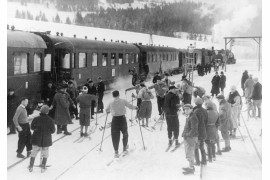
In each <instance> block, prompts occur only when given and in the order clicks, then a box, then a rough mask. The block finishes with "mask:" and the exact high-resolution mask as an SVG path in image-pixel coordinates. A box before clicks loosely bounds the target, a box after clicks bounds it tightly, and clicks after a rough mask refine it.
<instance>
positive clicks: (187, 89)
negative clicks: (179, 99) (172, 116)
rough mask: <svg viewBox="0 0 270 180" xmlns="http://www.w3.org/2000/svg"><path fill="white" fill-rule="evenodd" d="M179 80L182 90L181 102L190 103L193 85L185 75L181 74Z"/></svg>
mask: <svg viewBox="0 0 270 180" xmlns="http://www.w3.org/2000/svg"><path fill="white" fill-rule="evenodd" d="M181 81H182V84H181V91H182V92H183V103H184V104H191V98H192V92H193V85H192V83H191V82H190V81H189V80H187V76H186V75H183V76H182V80H181Z"/></svg>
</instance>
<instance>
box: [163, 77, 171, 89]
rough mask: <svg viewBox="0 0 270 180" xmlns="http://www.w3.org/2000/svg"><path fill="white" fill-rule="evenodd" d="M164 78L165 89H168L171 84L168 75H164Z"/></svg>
mask: <svg viewBox="0 0 270 180" xmlns="http://www.w3.org/2000/svg"><path fill="white" fill-rule="evenodd" d="M164 75H165V78H164V80H163V81H164V83H165V85H166V87H167V88H169V86H170V84H171V80H170V79H169V74H168V73H165V74H164Z"/></svg>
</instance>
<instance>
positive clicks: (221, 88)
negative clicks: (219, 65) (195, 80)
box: [219, 71, 226, 95]
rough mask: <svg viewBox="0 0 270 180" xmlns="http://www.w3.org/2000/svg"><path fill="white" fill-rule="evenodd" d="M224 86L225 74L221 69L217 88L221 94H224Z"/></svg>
mask: <svg viewBox="0 0 270 180" xmlns="http://www.w3.org/2000/svg"><path fill="white" fill-rule="evenodd" d="M225 87H226V76H225V75H224V73H223V71H221V72H220V80H219V88H220V91H221V94H222V95H224V88H225Z"/></svg>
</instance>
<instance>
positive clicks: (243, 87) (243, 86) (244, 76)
mask: <svg viewBox="0 0 270 180" xmlns="http://www.w3.org/2000/svg"><path fill="white" fill-rule="evenodd" d="M247 79H248V71H247V70H245V71H244V72H243V75H242V78H241V88H242V89H243V96H242V97H245V82H246V80H247Z"/></svg>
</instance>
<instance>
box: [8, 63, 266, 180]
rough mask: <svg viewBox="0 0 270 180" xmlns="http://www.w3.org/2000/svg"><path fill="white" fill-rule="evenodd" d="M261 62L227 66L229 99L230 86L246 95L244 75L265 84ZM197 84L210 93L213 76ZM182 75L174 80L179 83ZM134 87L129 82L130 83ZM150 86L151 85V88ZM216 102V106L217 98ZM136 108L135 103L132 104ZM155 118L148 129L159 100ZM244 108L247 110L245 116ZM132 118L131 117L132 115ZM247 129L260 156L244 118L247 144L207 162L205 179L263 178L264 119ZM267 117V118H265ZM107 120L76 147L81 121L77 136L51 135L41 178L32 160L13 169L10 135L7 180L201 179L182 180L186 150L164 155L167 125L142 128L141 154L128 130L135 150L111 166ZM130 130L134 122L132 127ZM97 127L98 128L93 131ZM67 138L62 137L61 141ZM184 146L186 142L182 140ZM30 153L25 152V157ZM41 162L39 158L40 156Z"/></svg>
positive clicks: (236, 143) (135, 131)
mask: <svg viewBox="0 0 270 180" xmlns="http://www.w3.org/2000/svg"><path fill="white" fill-rule="evenodd" d="M257 69H258V68H257V60H238V61H237V63H236V64H235V65H228V66H227V72H225V75H226V76H227V86H226V89H225V95H228V93H229V87H230V86H231V85H237V90H238V91H239V93H240V94H242V90H241V84H240V80H241V76H242V72H243V71H244V70H248V72H249V73H251V74H253V75H254V76H257V77H258V78H259V81H260V82H261V72H258V71H257ZM194 73H195V77H194V82H195V85H198V86H203V87H205V89H206V91H207V93H208V94H209V93H210V90H211V79H212V77H213V75H214V72H213V71H212V72H211V74H208V75H205V76H203V77H200V76H197V72H195V71H194ZM181 76H182V75H176V76H173V77H170V79H172V80H174V81H176V84H179V83H180V80H181ZM130 82H131V81H130ZM151 83H152V82H147V83H146V84H147V85H150V84H151ZM120 96H121V97H122V98H124V99H126V98H127V99H128V100H131V92H128V93H127V95H126V96H125V93H124V89H121V91H120ZM110 100H112V97H111V94H110V93H108V94H106V95H105V97H104V104H105V105H106V104H108V102H109V101H110ZM214 102H216V103H217V101H216V100H215V99H214ZM134 104H135V102H134ZM152 104H153V113H152V119H151V122H150V126H152V125H153V124H154V123H155V121H154V119H155V118H157V117H158V111H157V103H156V98H155V99H154V100H152ZM245 109H246V105H244V107H243V111H244V110H245ZM131 113H132V115H131ZM242 114H243V117H244V119H245V123H246V126H247V128H248V130H249V133H250V135H251V137H252V139H253V141H254V144H255V145H256V148H257V150H258V153H257V152H256V151H255V149H254V146H253V144H252V142H251V140H250V138H249V136H248V132H247V130H246V128H245V124H244V121H243V119H241V126H240V128H239V129H240V131H237V136H238V137H241V136H240V133H239V132H241V134H242V135H243V138H244V141H243V140H242V139H241V138H239V139H238V138H237V139H235V140H232V141H231V147H232V151H231V152H229V153H223V154H222V156H217V160H216V161H214V162H213V163H208V164H207V166H205V167H203V170H202V178H203V179H207V180H208V179H209V180H216V179H222V180H223V179H224V180H227V179H228V180H240V179H241V180H242V179H243V180H257V179H258V180H259V179H261V177H262V173H261V171H262V165H261V161H260V159H259V157H261V156H262V141H261V140H262V139H261V136H259V135H260V132H261V128H262V124H261V119H249V120H247V114H246V112H243V113H242ZM263 115H264V114H263ZM134 116H135V111H133V112H132V111H130V110H127V118H131V117H133V118H134ZM263 117H264V116H263ZM105 119H106V115H105V114H99V115H98V124H99V125H98V126H97V127H96V126H95V121H93V122H92V123H91V128H92V129H93V130H95V132H94V133H93V134H91V140H89V139H87V138H86V139H84V140H83V141H82V142H80V143H78V142H74V141H75V140H76V139H78V137H79V133H80V132H79V125H78V121H77V120H73V122H74V124H72V125H69V126H68V129H69V131H73V133H72V135H71V136H64V137H63V134H60V135H57V134H53V141H56V140H57V139H59V138H61V139H59V140H57V141H56V142H54V143H53V146H52V147H51V148H50V156H49V159H48V164H49V165H51V167H49V168H48V170H47V171H46V172H45V173H43V174H41V173H40V169H39V168H35V169H34V171H33V172H32V173H29V172H28V170H27V166H28V164H29V159H26V160H24V161H23V162H21V163H19V164H17V165H15V166H14V167H12V168H9V167H10V166H11V165H12V164H14V163H15V162H17V161H19V160H20V159H18V158H16V147H17V140H18V137H17V135H9V136H7V143H8V144H7V166H8V170H7V177H8V179H9V180H13V179H18V178H19V179H20V180H23V179H25V180H28V179H40V180H42V179H50V180H51V179H63V180H69V179H104V180H105V179H117V180H122V179H123V180H127V179H143V180H144V179H145V180H146V179H147V180H148V179H170V180H171V179H172V180H173V179H191V180H193V179H194V180H195V179H196V180H198V179H200V167H196V172H195V174H194V175H190V176H184V175H183V174H182V170H181V168H182V167H185V166H187V165H188V162H187V161H186V160H185V153H184V147H183V146H181V147H180V148H179V149H178V150H177V151H175V152H173V153H171V152H165V149H166V147H167V144H168V138H167V130H166V123H163V125H162V129H161V124H158V125H157V126H156V130H155V131H154V132H150V131H147V130H146V129H144V128H142V133H143V138H144V143H145V146H146V150H144V149H143V144H142V139H141V135H140V129H139V126H138V125H134V126H131V127H129V145H130V149H132V150H133V151H132V152H130V154H129V155H127V156H126V157H124V158H123V159H121V158H120V159H119V160H117V161H115V162H113V163H112V164H111V165H110V166H107V164H108V163H109V162H110V161H111V160H112V159H113V154H114V151H113V146H112V142H111V136H110V129H106V131H105V135H104V139H105V140H104V142H103V146H102V152H100V151H98V149H99V147H100V141H101V137H102V131H100V130H99V129H98V127H99V126H100V125H103V124H104V121H105ZM179 119H180V136H181V133H182V131H183V127H184V123H185V117H184V116H183V115H182V114H181V113H180V115H179ZM109 121H111V116H110V115H109V116H108V122H109ZM129 125H130V123H129ZM95 128H96V129H95ZM62 137H63V138H62ZM179 139H180V142H181V141H182V138H179ZM221 147H224V142H223V141H222V142H221ZM119 150H120V152H121V150H122V142H121V141H120V146H119ZM25 153H26V152H24V154H25ZM38 157H39V155H38ZM35 164H39V158H37V159H36V162H35Z"/></svg>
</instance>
